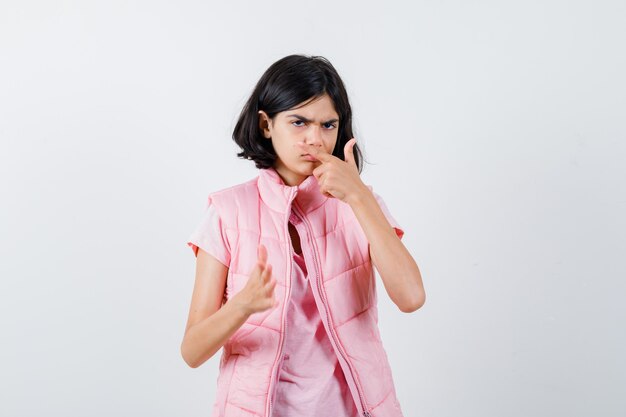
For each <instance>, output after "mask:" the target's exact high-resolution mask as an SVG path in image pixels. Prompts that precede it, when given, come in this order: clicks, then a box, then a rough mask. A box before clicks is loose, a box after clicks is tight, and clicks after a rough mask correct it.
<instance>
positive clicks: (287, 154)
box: [259, 94, 339, 186]
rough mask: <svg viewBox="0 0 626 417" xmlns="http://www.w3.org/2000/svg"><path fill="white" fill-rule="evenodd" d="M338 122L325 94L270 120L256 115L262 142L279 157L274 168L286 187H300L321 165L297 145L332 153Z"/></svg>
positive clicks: (261, 115) (261, 114) (264, 116)
mask: <svg viewBox="0 0 626 417" xmlns="http://www.w3.org/2000/svg"><path fill="white" fill-rule="evenodd" d="M305 103H306V104H305ZM338 119H339V116H338V115H337V112H336V111H335V106H334V104H333V101H332V99H331V98H330V96H328V94H324V95H323V96H321V97H318V98H316V99H314V100H313V101H305V102H304V103H300V104H299V105H297V106H295V107H293V108H291V109H289V110H286V111H283V112H280V113H278V114H276V115H275V116H274V119H273V120H272V119H270V118H269V117H268V116H267V114H266V113H265V112H264V111H263V110H260V111H259V126H260V128H261V130H262V132H263V135H264V136H265V138H266V139H267V140H271V141H272V145H273V146H274V150H275V151H276V154H277V155H278V158H277V159H276V163H275V164H274V168H275V169H276V171H277V172H278V174H279V175H280V176H281V178H282V179H283V181H284V182H285V184H287V185H290V186H294V185H298V184H300V183H301V182H302V181H304V180H305V179H306V177H308V176H309V175H312V174H313V170H314V169H315V168H316V167H318V166H319V165H320V162H319V161H316V160H313V159H312V158H311V157H309V156H307V155H305V151H303V150H302V149H301V148H300V147H299V146H298V145H297V143H298V142H300V143H304V144H312V145H314V146H319V147H320V148H322V149H323V150H325V151H326V152H328V153H332V151H333V149H334V148H335V143H337V131H338V130H337V129H338V128H339V120H338Z"/></svg>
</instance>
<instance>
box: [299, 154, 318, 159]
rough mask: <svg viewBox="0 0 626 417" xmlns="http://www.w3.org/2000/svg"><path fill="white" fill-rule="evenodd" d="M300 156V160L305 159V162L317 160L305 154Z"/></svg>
mask: <svg viewBox="0 0 626 417" xmlns="http://www.w3.org/2000/svg"><path fill="white" fill-rule="evenodd" d="M301 156H302V158H304V159H306V160H307V161H317V159H315V157H313V156H312V155H311V154H308V153H306V154H304V155H301Z"/></svg>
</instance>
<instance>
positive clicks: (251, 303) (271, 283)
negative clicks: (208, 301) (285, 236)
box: [233, 245, 278, 315]
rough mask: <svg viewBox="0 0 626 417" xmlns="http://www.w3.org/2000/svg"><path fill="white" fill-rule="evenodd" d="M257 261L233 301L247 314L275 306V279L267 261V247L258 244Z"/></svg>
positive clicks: (276, 302)
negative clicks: (244, 284)
mask: <svg viewBox="0 0 626 417" xmlns="http://www.w3.org/2000/svg"><path fill="white" fill-rule="evenodd" d="M257 256H258V258H257V263H256V265H255V266H254V269H253V270H252V272H251V273H250V276H249V278H248V282H247V283H246V286H245V287H244V288H243V289H242V290H241V291H239V292H238V293H237V294H236V295H235V296H234V297H233V301H235V302H236V303H237V304H239V305H240V306H241V307H242V308H243V309H244V311H245V312H246V314H247V315H251V314H253V313H258V312H261V311H265V310H267V309H269V308H273V307H276V306H277V305H278V301H276V299H275V298H274V287H276V280H275V279H274V278H272V265H270V264H268V263H267V249H266V248H265V246H263V245H259V247H258V249H257Z"/></svg>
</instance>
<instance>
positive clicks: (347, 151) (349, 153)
mask: <svg viewBox="0 0 626 417" xmlns="http://www.w3.org/2000/svg"><path fill="white" fill-rule="evenodd" d="M355 145H356V139H355V138H352V139H350V140H349V141H348V142H347V143H346V146H344V147H343V154H344V156H345V159H346V162H347V163H349V164H350V165H352V166H355V167H356V161H355V160H354V152H353V149H354V146H355Z"/></svg>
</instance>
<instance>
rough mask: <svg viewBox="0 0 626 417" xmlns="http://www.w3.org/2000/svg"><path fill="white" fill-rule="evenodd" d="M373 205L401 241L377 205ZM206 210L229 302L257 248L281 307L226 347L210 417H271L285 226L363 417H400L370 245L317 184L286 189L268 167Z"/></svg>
mask: <svg viewBox="0 0 626 417" xmlns="http://www.w3.org/2000/svg"><path fill="white" fill-rule="evenodd" d="M370 189H371V187H370ZM376 198H377V201H378V202H379V204H380V205H381V208H382V209H383V212H384V213H385V215H386V216H387V219H388V220H389V222H390V223H391V224H392V226H394V227H396V233H398V236H400V237H402V234H403V232H402V230H401V229H400V228H399V226H397V224H396V222H395V220H394V219H393V217H391V215H390V214H389V212H388V211H387V209H386V207H385V206H384V203H383V202H382V199H380V196H378V195H376ZM208 203H209V204H212V205H213V206H214V207H215V209H216V210H217V212H218V213H219V217H220V219H221V222H222V226H223V228H224V234H225V237H226V240H227V244H228V247H229V250H230V264H229V265H228V267H229V271H228V278H227V283H226V298H227V299H230V298H232V296H233V295H235V294H236V293H237V292H239V291H241V290H242V289H243V288H244V286H245V285H246V282H247V280H248V275H249V273H250V272H251V271H252V269H253V268H254V266H255V263H256V260H257V247H258V245H259V243H262V244H264V245H265V246H266V247H267V251H268V263H269V264H271V265H272V268H273V276H274V278H275V279H276V280H277V285H276V287H275V296H276V299H277V300H278V302H279V304H278V306H276V307H274V308H273V309H269V310H266V311H264V312H260V313H256V314H253V315H251V316H250V317H249V319H248V320H247V321H246V322H245V323H244V324H243V325H242V326H241V327H240V328H239V329H238V330H237V331H236V332H235V333H234V334H233V335H232V336H231V338H230V339H229V340H228V341H227V342H226V344H225V345H224V348H223V351H222V357H221V360H220V375H219V377H218V381H217V384H218V390H217V398H216V401H215V405H214V408H213V412H212V417H239V416H245V417H250V416H252V417H261V416H262V417H270V412H271V410H270V398H271V397H272V395H271V394H272V393H273V390H274V387H275V385H276V376H277V371H278V369H277V366H278V359H279V357H280V354H281V347H282V346H281V344H282V338H283V321H284V315H285V310H286V306H287V301H288V300H287V299H286V297H287V294H288V292H289V286H290V278H291V274H292V269H291V268H292V267H293V266H292V262H291V259H292V257H291V256H290V251H291V238H290V235H289V231H288V223H289V222H290V221H291V222H292V223H293V224H294V225H295V227H296V228H297V231H298V233H299V235H300V237H301V246H302V251H303V255H304V259H305V263H306V266H307V270H308V271H309V276H310V279H311V286H312V288H313V294H314V295H315V300H316V303H317V305H318V309H319V310H320V316H321V317H322V319H323V321H324V324H325V327H326V329H327V331H328V332H329V333H330V334H329V336H330V339H331V341H332V343H333V347H334V348H335V351H336V353H337V355H338V358H339V361H340V364H341V365H342V368H344V374H345V376H346V380H347V382H348V385H349V387H350V390H351V393H352V396H353V398H354V400H355V404H357V408H359V409H360V412H361V415H363V416H374V417H383V416H384V417H400V416H402V411H401V409H400V405H399V404H398V400H397V398H396V392H395V388H394V383H393V378H392V375H391V369H390V366H389V362H388V358H387V354H386V352H385V350H384V348H383V344H382V341H381V338H380V333H379V331H378V313H377V307H376V300H377V295H376V280H375V274H374V269H373V266H372V264H371V259H370V256H369V244H368V241H367V239H366V236H365V234H364V232H363V230H362V229H361V227H360V225H359V223H358V221H357V219H356V217H355V216H354V214H353V212H352V209H351V208H350V207H349V206H348V205H347V204H345V203H343V202H342V201H340V200H338V199H335V198H327V197H326V196H324V195H322V194H321V193H320V192H319V185H318V183H317V180H316V178H315V177H314V176H309V177H307V178H306V179H305V180H304V181H303V182H302V183H301V184H300V185H299V186H295V187H290V186H287V185H285V184H284V183H283V181H282V179H281V178H280V176H279V175H278V173H277V172H276V171H275V170H274V169H273V168H270V169H266V170H260V174H259V176H258V177H257V178H254V179H252V180H250V181H247V182H245V183H243V184H239V185H237V186H234V187H230V188H227V189H224V190H221V191H218V192H215V193H212V194H210V195H209V199H208Z"/></svg>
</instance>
